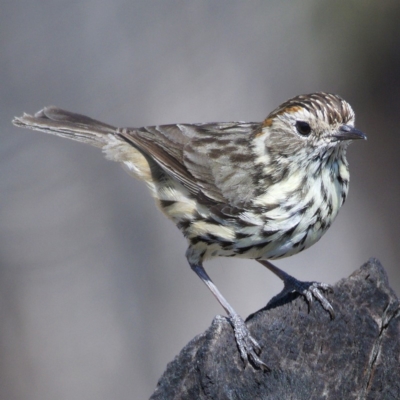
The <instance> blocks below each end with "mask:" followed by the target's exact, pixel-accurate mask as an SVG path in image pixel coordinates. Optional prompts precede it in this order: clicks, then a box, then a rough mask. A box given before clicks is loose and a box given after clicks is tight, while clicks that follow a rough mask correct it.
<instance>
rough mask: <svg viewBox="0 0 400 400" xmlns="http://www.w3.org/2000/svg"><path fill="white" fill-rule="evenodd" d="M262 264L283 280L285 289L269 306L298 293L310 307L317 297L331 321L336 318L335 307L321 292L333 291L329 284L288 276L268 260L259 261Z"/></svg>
mask: <svg viewBox="0 0 400 400" xmlns="http://www.w3.org/2000/svg"><path fill="white" fill-rule="evenodd" d="M257 261H258V262H259V263H260V264H262V265H264V267H267V268H268V269H269V270H270V271H271V272H273V273H274V274H275V275H277V276H278V277H279V278H280V279H282V281H283V284H284V287H283V289H282V291H281V292H280V293H278V294H277V295H276V296H274V297H273V298H272V299H271V300H270V301H269V303H268V304H271V303H273V302H275V301H277V300H279V299H281V298H282V297H284V296H285V295H286V294H288V293H291V292H298V293H300V294H301V295H303V296H304V297H305V298H306V300H307V302H308V305H309V306H310V305H311V303H312V302H313V297H315V298H316V299H317V300H318V301H319V302H320V303H321V305H322V307H323V308H324V309H325V310H326V311H328V312H329V314H330V316H331V319H334V318H335V312H334V311H333V307H332V306H331V304H330V303H329V301H328V300H327V299H326V298H325V297H324V296H323V295H322V293H321V290H329V291H333V289H332V287H331V286H330V285H328V284H327V283H320V282H302V281H299V280H297V279H296V278H294V277H293V276H291V275H289V274H287V273H286V272H284V271H282V270H281V269H279V268H278V267H275V265H273V264H271V263H270V262H269V261H267V260H257Z"/></svg>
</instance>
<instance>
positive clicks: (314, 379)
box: [151, 259, 400, 400]
mask: <svg viewBox="0 0 400 400" xmlns="http://www.w3.org/2000/svg"><path fill="white" fill-rule="evenodd" d="M327 298H328V300H329V301H330V302H331V304H332V306H333V307H334V309H335V313H336V318H335V319H334V320H331V319H330V317H329V314H328V313H327V312H326V311H324V310H323V308H322V307H321V306H320V304H319V303H318V302H316V301H315V302H314V303H313V306H312V307H311V310H310V312H308V305H307V303H306V301H305V299H304V298H303V297H301V296H296V295H294V294H293V295H290V296H287V297H286V298H285V301H283V302H281V303H280V304H275V305H271V306H268V307H267V308H264V309H262V310H260V311H258V312H257V313H255V314H253V315H252V316H250V317H249V318H248V320H247V325H248V326H249V329H250V331H251V333H252V335H253V337H254V338H255V339H256V340H257V341H258V343H259V344H260V345H261V347H262V352H261V358H262V360H263V361H264V362H265V363H266V364H267V365H268V366H269V367H270V368H271V372H265V371H262V370H259V369H255V368H253V367H252V366H251V364H249V365H248V366H247V367H246V368H244V363H243V361H242V360H241V358H240V355H239V352H238V349H237V346H236V343H235V339H234V335H233V331H232V328H231V326H230V324H229V322H228V320H227V319H226V318H225V317H221V316H217V317H216V318H215V319H214V321H213V323H212V325H211V326H210V328H209V329H208V330H207V331H206V332H204V333H203V334H201V335H199V336H197V337H195V338H194V339H193V340H192V341H191V342H190V343H189V344H188V345H187V346H186V347H185V348H184V349H183V350H182V351H181V353H180V354H179V355H178V356H177V357H176V358H175V360H174V361H172V362H171V363H170V364H169V365H168V367H167V370H166V371H165V373H164V374H163V376H162V377H161V379H160V380H159V382H158V385H157V388H156V390H155V392H154V393H153V395H152V397H151V399H153V400H161V399H163V400H164V399H165V400H166V399H190V400H193V399H307V400H309V399H400V311H399V300H398V299H397V297H396V295H395V294H394V292H393V291H392V289H390V287H389V286H388V279H387V275H386V273H385V271H384V269H383V267H382V266H381V264H380V263H379V261H378V260H376V259H371V260H369V262H368V263H366V264H365V265H363V266H362V267H361V268H360V269H359V270H357V271H355V272H354V273H353V274H352V275H350V276H349V277H348V278H347V279H343V280H341V281H340V282H338V283H337V284H336V285H335V287H334V293H333V294H328V295H327Z"/></svg>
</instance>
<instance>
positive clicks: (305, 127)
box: [296, 121, 311, 136]
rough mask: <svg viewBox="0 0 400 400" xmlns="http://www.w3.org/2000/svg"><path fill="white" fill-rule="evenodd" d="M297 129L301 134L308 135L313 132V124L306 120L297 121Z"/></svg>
mask: <svg viewBox="0 0 400 400" xmlns="http://www.w3.org/2000/svg"><path fill="white" fill-rule="evenodd" d="M296 129H297V132H299V134H300V135H301V136H308V135H309V134H310V133H311V126H310V124H309V123H308V122H305V121H296Z"/></svg>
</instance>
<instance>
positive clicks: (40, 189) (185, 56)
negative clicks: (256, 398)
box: [0, 0, 400, 400]
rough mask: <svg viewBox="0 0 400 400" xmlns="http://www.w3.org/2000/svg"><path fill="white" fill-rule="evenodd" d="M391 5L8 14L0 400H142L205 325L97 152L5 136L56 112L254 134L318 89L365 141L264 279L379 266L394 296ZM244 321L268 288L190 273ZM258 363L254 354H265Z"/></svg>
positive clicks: (142, 190)
mask: <svg viewBox="0 0 400 400" xmlns="http://www.w3.org/2000/svg"><path fill="white" fill-rule="evenodd" d="M399 18H400V2H398V1H387V0H386V1H385V0H384V1H380V2H372V1H368V2H366V1H361V0H359V1H355V0H346V1H344V0H342V1H336V2H322V3H321V2H320V1H318V0H306V1H302V2H290V1H278V0H276V1H253V2H244V1H232V0H229V1H228V0H218V1H211V0H210V1H205V0H204V1H197V2H188V1H172V0H167V1H166V0H163V1H161V0H152V1H146V0H135V1H128V0H114V1H113V2H110V1H104V0H97V1H94V0H81V1H70V0H68V1H67V0H64V1H61V0H57V1H54V0H52V1H50V0H40V1H38V0H30V1H28V0H16V1H14V2H7V3H4V4H2V7H1V12H0V132H1V133H0V135H1V147H0V167H1V174H0V197H1V208H0V398H2V399H8V400H13V399H17V400H25V399H29V400H36V399H38V400H39V399H40V400H47V399H58V400H61V399H89V400H90V399H97V400H99V399H100V400H101V399H111V398H112V399H128V398H130V399H131V398H132V399H139V398H148V397H149V396H150V395H151V393H152V391H153V390H154V388H155V386H156V383H157V380H158V378H159V377H160V376H161V374H162V372H163V371H164V369H165V367H166V364H167V363H168V362H169V361H171V360H172V359H173V358H174V356H175V355H176V354H177V353H178V352H179V351H180V349H181V348H182V347H183V346H184V345H185V344H186V343H187V342H188V341H189V340H190V339H192V338H193V337H194V336H195V335H197V334H199V333H201V332H202V331H204V330H205V329H206V328H207V327H208V326H209V324H210V323H211V321H212V319H213V317H214V316H215V315H216V314H220V313H223V310H222V309H221V307H220V306H219V304H218V303H217V302H216V300H215V299H214V298H213V296H212V295H211V294H210V293H209V292H208V290H207V288H206V287H205V286H204V285H203V284H202V283H201V281H200V279H198V278H197V277H196V276H195V274H194V273H193V272H192V271H191V270H190V268H189V266H188V265H187V262H186V259H185V256H184V253H185V249H186V243H185V240H184V238H183V237H182V236H181V234H180V232H179V231H178V230H177V229H176V228H175V227H174V225H173V224H172V223H171V222H170V221H168V220H167V219H166V218H165V217H164V216H163V215H162V214H161V213H159V212H158V211H157V210H156V208H155V206H154V203H153V200H152V198H151V197H150V195H149V193H148V191H147V189H146V187H145V185H144V184H142V183H140V182H137V181H135V180H134V179H132V178H131V177H130V176H129V175H128V174H126V173H125V172H124V171H123V170H122V168H120V166H119V165H118V164H116V163H112V162H108V161H106V160H105V159H104V158H103V156H102V154H101V152H100V151H99V150H98V149H95V148H91V147H89V146H84V145H82V144H79V143H75V142H72V141H67V140H61V139H60V138H56V137H50V136H47V135H45V134H41V133H37V132H32V131H26V130H21V129H17V128H15V127H13V126H12V125H11V120H12V118H13V117H14V116H16V115H21V114H22V112H24V111H25V112H29V113H34V112H36V111H38V110H39V109H40V108H42V107H43V106H46V105H57V106H59V107H62V108H66V109H68V110H71V111H76V112H80V113H82V114H86V115H89V116H91V117H93V118H97V119H100V120H102V121H105V122H107V123H110V124H113V125H118V126H143V125H152V124H164V123H174V122H211V121H232V120H244V121H260V120H263V119H264V118H265V117H266V116H267V114H268V113H269V111H271V110H272V109H273V108H275V107H276V106H278V105H279V104H280V103H282V102H283V101H285V100H287V99H288V98H290V97H292V96H295V95H297V94H301V93H310V92H313V91H327V92H333V93H337V94H340V95H341V96H342V97H344V98H345V99H346V100H347V101H349V102H350V104H351V105H352V106H353V108H354V109H355V111H356V115H357V127H358V128H359V129H361V130H363V131H364V132H366V133H367V135H368V141H367V142H357V143H354V144H353V145H352V146H351V147H350V149H349V152H348V159H349V162H350V167H351V185H350V194H349V197H348V200H347V202H346V204H345V206H344V208H343V209H342V211H341V212H340V214H339V216H338V218H337V220H336V222H335V223H334V225H333V227H332V228H331V229H330V230H329V231H328V233H327V234H326V235H325V236H324V237H323V238H322V240H321V241H320V242H319V243H318V244H316V245H315V246H313V247H312V248H311V249H309V250H307V251H306V252H304V253H302V254H301V255H298V256H295V257H292V258H288V259H284V260H281V261H278V262H277V263H276V265H277V266H278V267H281V268H283V269H285V270H286V271H287V272H289V273H290V274H293V275H294V276H296V277H298V278H300V279H302V280H320V281H325V282H328V283H335V282H336V281H338V280H339V279H341V278H343V277H346V276H348V275H349V274H350V273H351V272H352V271H354V270H355V269H357V268H358V267H359V266H360V265H362V264H363V263H364V262H366V261H367V260H368V258H369V257H371V256H374V257H378V258H379V259H380V260H381V262H382V263H383V265H384V267H385V268H386V270H387V272H388V275H389V279H390V284H391V286H392V287H393V289H395V291H396V292H397V293H398V294H399V293H400V269H399V263H398V260H399V258H400V245H399V243H398V237H399V233H400V229H399V222H400V214H399V206H398V204H399V202H400V185H399V182H400V161H399V155H400V147H399V145H400V135H399V132H398V131H399V119H400V118H399V114H400V113H399V110H400V108H399V107H400V75H399V72H400V25H399ZM206 269H207V270H208V272H209V274H210V275H211V277H212V278H213V279H214V281H215V283H216V284H217V285H218V287H219V288H220V290H221V291H222V293H223V294H224V295H225V296H226V298H227V299H228V300H229V301H230V302H231V304H232V305H233V306H234V308H236V309H237V311H239V312H240V313H241V315H242V316H244V317H246V316H247V315H248V314H249V313H251V312H254V311H256V310H257V309H259V308H261V307H263V306H264V305H265V304H266V303H267V301H268V300H269V299H270V297H271V296H273V295H274V294H276V293H277V292H279V291H280V290H281V288H282V284H281V282H280V281H279V280H278V279H277V278H275V276H273V275H272V274H271V273H270V272H268V271H267V270H265V269H263V268H262V267H261V266H260V265H259V264H258V263H256V262H254V261H245V260H233V259H218V260H213V261H212V262H209V263H208V264H206ZM264 356H267V354H264Z"/></svg>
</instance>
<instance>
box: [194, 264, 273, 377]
mask: <svg viewBox="0 0 400 400" xmlns="http://www.w3.org/2000/svg"><path fill="white" fill-rule="evenodd" d="M190 266H191V267H192V269H193V271H194V272H196V274H197V275H198V276H199V277H200V279H201V280H202V281H203V282H204V283H205V284H206V285H207V287H208V288H209V289H210V290H211V292H212V294H213V295H214V296H215V298H216V299H217V300H218V302H219V303H220V304H221V306H222V307H223V308H224V310H225V311H226V313H227V314H228V316H229V321H230V323H231V325H232V327H233V330H234V332H235V338H236V343H237V345H238V347H239V351H240V355H241V357H242V359H243V361H244V363H245V365H247V362H248V360H249V359H250V360H251V361H252V363H253V364H254V365H255V366H257V367H258V368H262V369H264V370H269V368H268V366H267V365H266V364H265V363H264V362H263V361H262V360H261V359H260V358H259V357H258V355H257V354H258V353H260V351H261V348H260V346H259V344H258V343H257V342H256V340H255V339H254V338H253V337H252V336H251V335H250V332H249V329H248V328H247V326H246V324H245V322H244V321H243V319H242V317H240V315H239V314H238V313H237V312H236V311H235V310H234V309H233V308H232V306H231V305H230V304H229V303H228V302H227V301H226V299H225V297H224V296H222V294H221V292H220V291H219V290H218V288H217V287H216V286H215V285H214V283H213V282H212V280H211V279H210V277H209V276H208V274H207V272H206V271H205V269H204V268H203V266H202V265H201V264H200V265H194V264H190Z"/></svg>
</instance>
